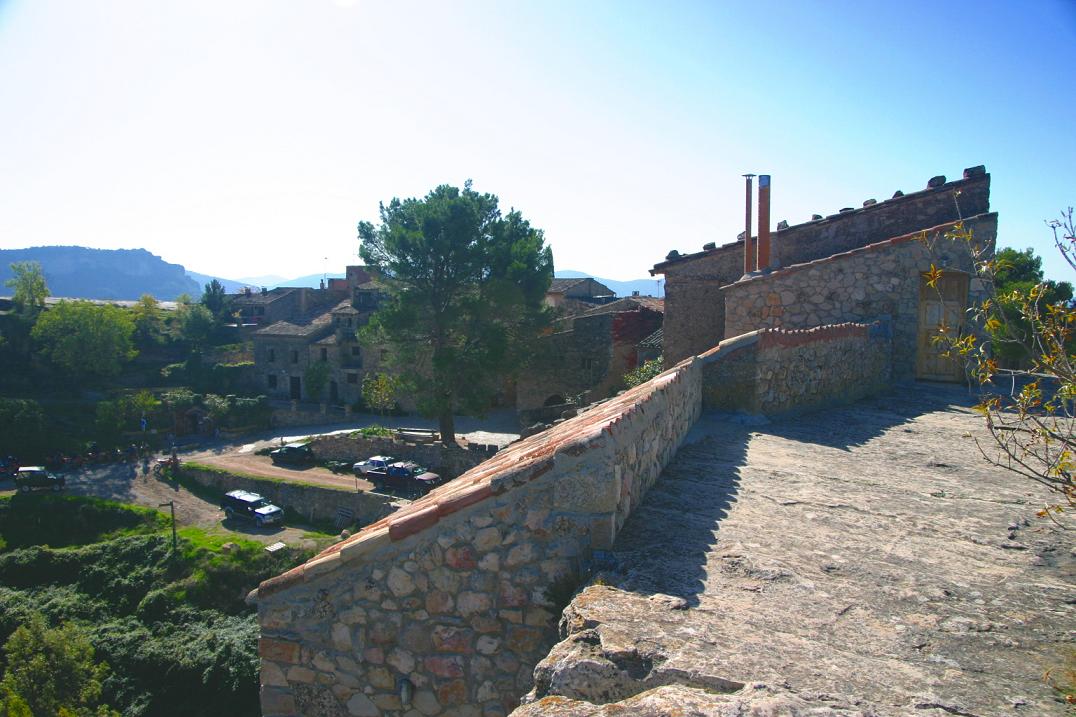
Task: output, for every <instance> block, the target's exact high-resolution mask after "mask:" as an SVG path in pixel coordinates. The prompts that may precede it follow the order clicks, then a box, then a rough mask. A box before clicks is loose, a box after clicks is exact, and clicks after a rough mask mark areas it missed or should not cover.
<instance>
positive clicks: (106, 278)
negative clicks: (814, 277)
mask: <svg viewBox="0 0 1076 717" xmlns="http://www.w3.org/2000/svg"><path fill="white" fill-rule="evenodd" d="M19 261H36V262H38V263H40V264H41V268H42V270H43V271H44V272H45V281H46V282H47V283H48V286H49V290H50V291H51V292H52V295H53V296H65V297H77V298H83V299H126V300H135V299H137V298H138V297H140V296H141V295H142V294H152V295H153V296H155V297H156V298H158V299H161V300H171V299H175V298H176V297H178V296H179V295H180V294H189V295H190V296H191V297H193V298H195V299H197V298H198V297H200V296H201V295H202V291H203V288H204V286H205V285H206V284H208V283H209V282H210V281H212V280H213V279H217V280H218V281H219V282H220V283H221V284H223V285H224V288H225V290H226V291H228V292H229V293H236V292H238V291H240V290H241V289H242V288H243V287H244V286H265V287H266V288H268V289H271V288H274V287H277V286H309V287H317V286H319V285H320V284H321V280H322V278H323V277H324V278H329V279H333V278H337V279H339V278H343V277H344V275H343V274H308V275H306V276H299V277H295V278H294V279H288V280H283V279H281V280H279V281H276V282H264V283H261V282H252V281H250V279H249V278H248V279H245V280H244V279H240V280H236V279H225V278H223V277H221V276H217V275H215V274H202V273H199V272H195V271H189V270H187V269H186V268H184V267H183V266H182V265H181V264H172V263H170V262H167V261H165V260H164V259H162V258H161V257H159V256H157V255H155V254H151V253H150V252H148V251H146V250H145V249H90V248H87V247H80V246H39V247H30V248H27V249H0V294H7V293H10V290H9V289H7V288H6V287H3V286H2V282H3V281H6V280H7V279H10V278H11V276H12V273H11V269H10V265H11V264H12V263H14V262H19ZM556 276H557V277H558V278H563V279H571V278H576V277H583V276H594V275H593V274H588V273H586V272H582V271H575V270H573V269H564V270H560V271H557V272H556ZM251 278H258V279H270V278H274V279H276V278H278V277H270V276H264V277H251ZM594 278H595V279H597V280H598V281H600V282H601V283H603V284H605V285H606V286H608V287H609V288H610V289H612V290H613V291H615V292H616V294H617V295H618V296H631V293H632V292H633V291H638V292H639V293H640V294H642V295H643V296H647V295H649V296H664V295H665V282H664V280H662V279H635V280H631V281H618V280H616V279H604V278H602V277H600V276H594Z"/></svg>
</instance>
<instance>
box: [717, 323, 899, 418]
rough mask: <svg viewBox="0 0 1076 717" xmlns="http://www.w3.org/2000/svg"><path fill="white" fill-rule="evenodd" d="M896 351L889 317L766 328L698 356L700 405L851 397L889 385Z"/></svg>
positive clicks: (761, 406) (755, 405)
mask: <svg viewBox="0 0 1076 717" xmlns="http://www.w3.org/2000/svg"><path fill="white" fill-rule="evenodd" d="M850 356H854V357H855V360H849V357H850ZM891 356H892V341H891V334H890V330H889V324H888V321H878V322H874V323H873V324H869V325H868V324H840V325H833V326H819V327H815V328H813V329H806V330H802V331H786V330H783V329H761V330H759V331H754V332H752V333H750V334H745V335H742V336H737V337H735V338H732V339H728V340H726V341H723V342H721V344H720V345H718V346H717V347H716V348H714V349H713V350H711V351H709V352H707V353H705V354H703V355H702V356H700V357H699V358H700V359H702V361H703V364H704V366H705V368H704V369H703V389H702V395H703V405H704V406H705V407H706V408H714V409H719V410H725V411H745V412H747V413H752V414H765V415H775V414H783V413H789V412H793V411H806V410H811V409H816V408H820V407H823V406H831V405H835V404H840V403H850V402H852V401H855V400H858V399H860V398H863V397H864V396H869V395H872V394H875V393H877V392H879V391H881V390H883V389H884V388H886V387H887V386H888V385H889V383H890V379H891V370H890V357H891Z"/></svg>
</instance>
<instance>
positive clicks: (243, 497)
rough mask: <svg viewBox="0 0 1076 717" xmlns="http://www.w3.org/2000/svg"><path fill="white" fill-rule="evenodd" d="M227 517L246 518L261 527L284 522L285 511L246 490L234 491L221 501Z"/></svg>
mask: <svg viewBox="0 0 1076 717" xmlns="http://www.w3.org/2000/svg"><path fill="white" fill-rule="evenodd" d="M220 507H221V509H222V510H223V511H224V515H225V517H227V518H229V519H234V518H244V519H246V520H251V521H253V522H254V524H255V525H257V526H259V527H261V526H265V525H274V524H277V523H283V522H284V511H283V510H281V509H280V508H278V507H277V506H275V505H273V504H272V503H270V502H269V501H268V500H266V499H265V498H263V497H262V496H260V495H258V494H257V493H251V492H250V491H246V490H233V491H232V492H230V493H226V494H225V495H224V498H222V499H221V501H220Z"/></svg>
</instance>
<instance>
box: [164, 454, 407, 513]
mask: <svg viewBox="0 0 1076 717" xmlns="http://www.w3.org/2000/svg"><path fill="white" fill-rule="evenodd" d="M182 472H183V478H184V479H189V480H191V481H193V482H195V483H196V484H198V485H200V486H202V487H204V488H209V489H210V490H213V491H215V492H219V493H221V494H223V493H227V492H228V491H232V490H248V491H251V492H253V493H257V494H259V495H262V496H264V497H265V498H267V499H268V500H269V502H271V503H273V504H274V505H278V506H280V507H281V508H285V509H289V508H290V509H291V510H293V511H294V512H295V513H297V514H299V515H301V516H302V517H303V518H305V519H306V520H309V521H311V522H313V523H332V522H334V521H335V520H336V518H337V515H338V513H339V511H340V509H341V508H343V509H345V510H347V511H350V512H351V514H352V515H353V516H354V519H355V522H356V523H358V524H359V525H360V526H361V525H367V524H369V523H372V522H374V521H377V520H380V519H381V518H384V517H385V516H386V515H389V514H391V513H392V512H394V511H395V510H396V508H395V506H393V505H392V502H393V501H394V500H395V499H394V498H393V497H392V496H387V495H382V494H380V493H367V492H365V491H358V492H356V491H353V490H342V489H336V488H328V487H326V486H320V485H312V484H309V483H292V482H288V481H282V480H273V479H271V478H261V477H258V476H250V475H242V474H237V473H231V472H229V471H225V470H221V469H219V468H213V467H210V466H203V465H199V464H197V463H184V464H183V468H182Z"/></svg>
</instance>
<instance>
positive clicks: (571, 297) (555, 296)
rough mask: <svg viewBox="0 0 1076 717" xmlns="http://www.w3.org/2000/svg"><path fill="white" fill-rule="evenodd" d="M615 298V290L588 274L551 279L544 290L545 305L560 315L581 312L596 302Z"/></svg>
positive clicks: (604, 301)
mask: <svg viewBox="0 0 1076 717" xmlns="http://www.w3.org/2000/svg"><path fill="white" fill-rule="evenodd" d="M615 299H616V292H615V291H613V290H612V289H610V288H609V287H608V286H606V285H605V284H603V283H601V282H600V281H598V280H596V279H592V278H591V277H589V276H582V277H578V278H574V279H553V283H551V284H550V285H549V290H548V291H546V292H545V303H546V306H550V307H552V308H553V309H556V310H557V312H558V313H559V314H560V315H561V316H574V315H576V314H581V313H583V312H585V311H587V310H589V309H591V308H593V307H594V306H595V305H597V304H605V303H608V302H610V301H613V300H615Z"/></svg>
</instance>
